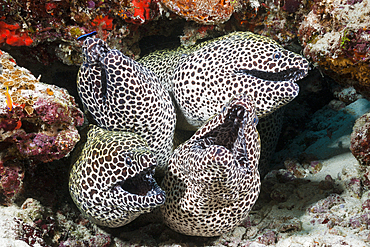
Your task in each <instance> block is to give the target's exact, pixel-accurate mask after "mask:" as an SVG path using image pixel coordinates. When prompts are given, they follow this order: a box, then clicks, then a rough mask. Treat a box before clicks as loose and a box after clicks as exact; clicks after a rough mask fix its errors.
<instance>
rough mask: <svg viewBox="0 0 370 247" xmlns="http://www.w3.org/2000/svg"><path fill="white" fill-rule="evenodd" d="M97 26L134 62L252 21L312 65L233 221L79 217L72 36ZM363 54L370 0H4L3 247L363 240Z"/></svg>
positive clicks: (78, 47)
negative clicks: (247, 203)
mask: <svg viewBox="0 0 370 247" xmlns="http://www.w3.org/2000/svg"><path fill="white" fill-rule="evenodd" d="M93 31H96V36H95V37H97V38H100V39H102V40H104V41H105V42H106V43H107V44H108V45H109V46H110V47H111V48H114V49H118V50H120V51H121V52H122V53H123V54H125V55H126V56H128V57H129V58H132V59H134V60H138V59H139V58H141V57H143V56H144V55H147V54H150V53H151V52H154V51H156V50H159V49H164V48H176V47H178V46H183V47H191V46H192V45H195V44H198V43H201V42H203V41H207V40H211V39H213V38H217V37H220V36H223V35H226V34H229V33H231V32H234V31H251V32H253V33H255V34H259V35H263V36H267V37H269V38H271V39H273V40H275V41H277V42H278V43H279V44H281V45H282V46H283V47H284V48H285V49H287V50H290V51H293V52H295V53H297V54H301V55H302V56H304V57H305V58H306V59H307V60H308V61H309V62H310V67H311V69H310V71H309V74H308V76H307V77H305V78H303V79H302V80H300V81H298V84H299V86H300V92H299V95H298V96H297V97H296V98H295V99H294V100H293V101H292V102H291V103H289V104H288V105H286V106H284V108H285V111H284V112H285V113H284V119H283V124H282V129H281V132H280V137H279V141H278V143H277V147H276V152H275V154H274V155H273V157H272V158H271V161H270V162H269V170H268V173H267V175H266V176H265V177H264V178H261V182H262V185H261V192H260V195H259V199H258V200H257V202H256V204H255V205H254V207H253V208H252V210H251V211H250V212H249V215H248V216H247V218H245V219H243V221H242V224H241V225H239V226H237V227H236V228H235V229H234V230H232V231H230V232H229V233H225V234H223V235H221V236H219V237H211V238H206V237H192V236H186V235H182V234H180V233H177V232H175V231H173V230H171V229H170V228H168V227H167V226H166V225H165V224H163V223H162V222H161V221H160V220H159V219H158V217H157V215H156V214H155V212H154V213H153V214H152V215H148V216H147V215H144V217H139V218H138V219H136V220H135V221H133V222H131V223H129V224H128V225H125V226H122V227H120V228H107V227H101V226H97V225H95V224H94V223H92V222H90V221H89V220H88V219H86V218H84V217H83V216H82V214H81V213H80V211H79V209H78V208H77V207H76V206H75V204H74V202H73V200H72V198H71V197H70V194H69V191H68V188H69V186H68V179H69V171H70V167H71V165H72V164H73V162H74V161H73V160H74V159H75V158H74V155H76V154H74V152H78V151H80V149H81V147H79V145H81V143H83V142H84V141H86V140H84V138H86V126H87V124H88V122H89V121H90V122H92V121H91V119H88V118H87V117H86V116H85V115H84V113H83V111H84V109H83V107H82V101H81V99H80V98H79V96H78V92H77V84H76V78H77V74H78V70H79V67H80V65H81V64H82V62H83V57H82V42H80V41H79V40H77V38H78V37H80V36H81V35H84V34H88V33H91V32H93ZM369 59H370V2H369V1H368V0H315V1H311V0H307V1H306V0H273V1H272V0H271V1H270V0H267V1H262V0H252V1H244V0H230V1H228V0H226V1H215V0H199V1H189V0H161V1H160V0H133V1H130V0H125V1H119V0H110V1H107V0H64V1H57V0H54V1H53V0H38V1H36V0H17V1H14V0H0V64H1V66H0V83H1V87H0V91H1V92H0V194H1V195H0V202H1V206H0V246H342V245H349V246H369V245H370V193H369V188H370V168H369V167H368V166H369V165H370V161H369V160H370V146H369V138H370V132H369V128H370V114H369V113H368V112H369V111H370V102H369V101H368V100H369V98H370V62H369ZM191 134H192V133H190V134H189V135H191ZM79 141H80V142H79ZM78 142H79V144H77V143H78Z"/></svg>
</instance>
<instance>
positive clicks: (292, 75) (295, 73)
mask: <svg viewBox="0 0 370 247" xmlns="http://www.w3.org/2000/svg"><path fill="white" fill-rule="evenodd" d="M236 73H243V74H246V75H250V76H253V77H257V78H260V79H263V80H266V81H291V82H293V81H298V80H300V79H302V78H303V77H305V76H306V74H307V70H304V69H299V68H290V69H286V70H283V71H280V72H266V71H261V70H255V69H253V70H248V69H241V70H238V71H236Z"/></svg>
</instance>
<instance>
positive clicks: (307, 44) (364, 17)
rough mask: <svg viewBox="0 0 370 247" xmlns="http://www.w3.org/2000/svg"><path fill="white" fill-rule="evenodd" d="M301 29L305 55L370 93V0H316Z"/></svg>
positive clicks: (334, 76)
mask: <svg viewBox="0 0 370 247" xmlns="http://www.w3.org/2000/svg"><path fill="white" fill-rule="evenodd" d="M311 9H312V10H311V12H310V13H309V14H308V15H307V16H306V18H305V20H304V21H303V22H302V24H301V26H300V28H299V35H300V36H299V37H300V40H301V42H302V43H303V46H304V54H305V55H306V57H308V58H310V59H311V60H312V61H313V62H314V64H315V65H318V66H320V67H321V68H323V69H324V70H325V72H326V73H327V74H329V75H330V76H331V77H333V78H334V79H335V80H337V81H338V82H339V83H342V84H345V85H353V86H354V88H355V89H356V90H358V91H360V92H361V93H362V94H363V95H365V96H368V97H369V96H370V94H369V88H370V76H369V75H370V66H369V59H370V29H369V22H370V1H369V0H351V1H349V0H348V1H347V0H337V1H334V0H322V1H315V2H314V4H313V6H312V7H311Z"/></svg>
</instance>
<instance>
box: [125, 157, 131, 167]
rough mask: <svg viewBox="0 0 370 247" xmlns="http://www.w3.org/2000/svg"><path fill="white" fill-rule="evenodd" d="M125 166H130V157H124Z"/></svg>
mask: <svg viewBox="0 0 370 247" xmlns="http://www.w3.org/2000/svg"><path fill="white" fill-rule="evenodd" d="M126 164H127V165H129V166H131V165H132V160H131V158H130V157H128V156H127V157H126Z"/></svg>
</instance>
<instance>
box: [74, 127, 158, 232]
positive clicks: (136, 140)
mask: <svg viewBox="0 0 370 247" xmlns="http://www.w3.org/2000/svg"><path fill="white" fill-rule="evenodd" d="M156 165H157V163H156V159H155V156H154V155H153V153H152V152H151V151H150V150H149V148H148V146H147V144H146V142H145V140H143V139H142V138H141V137H140V136H138V135H136V134H134V133H130V132H122V131H109V130H104V129H101V128H99V127H97V126H93V127H92V128H91V129H90V130H89V132H88V134H87V142H86V143H85V145H84V147H83V149H82V151H81V154H80V155H79V157H78V159H77V161H76V162H75V163H74V164H73V166H72V169H71V172H70V179H69V191H70V194H71V197H72V199H73V201H74V202H75V204H76V205H77V207H78V208H79V209H80V211H81V212H82V214H83V215H84V216H85V217H86V218H88V219H89V220H91V221H92V222H94V223H96V224H98V225H101V226H108V227H120V226H123V225H125V224H128V223H129V222H131V221H132V220H134V219H136V218H137V217H138V216H139V215H141V214H143V213H147V212H150V211H151V210H153V209H154V208H155V207H158V206H160V205H162V204H163V203H164V202H165V193H164V191H163V190H161V188H160V187H159V186H158V185H157V183H156V181H155V180H154V178H153V175H154V169H155V167H156Z"/></svg>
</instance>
